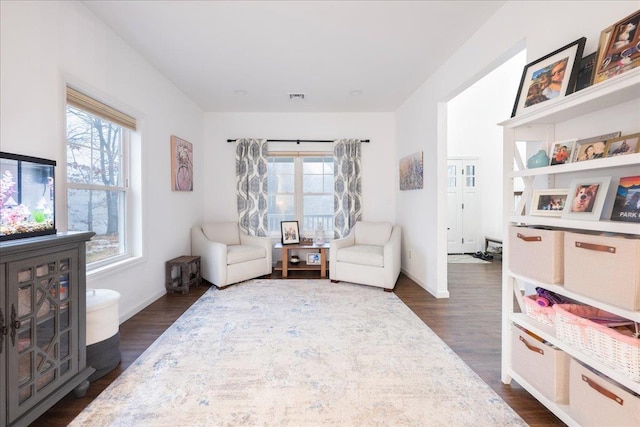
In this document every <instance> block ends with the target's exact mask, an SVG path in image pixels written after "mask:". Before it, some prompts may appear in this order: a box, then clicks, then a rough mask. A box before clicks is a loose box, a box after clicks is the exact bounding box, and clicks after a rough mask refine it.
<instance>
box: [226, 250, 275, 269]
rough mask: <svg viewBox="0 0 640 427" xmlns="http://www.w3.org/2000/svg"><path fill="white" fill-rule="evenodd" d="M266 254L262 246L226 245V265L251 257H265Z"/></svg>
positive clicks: (247, 259)
mask: <svg viewBox="0 0 640 427" xmlns="http://www.w3.org/2000/svg"><path fill="white" fill-rule="evenodd" d="M266 256H267V254H266V251H265V249H264V247H260V246H245V245H228V246H227V265H232V264H239V263H241V262H245V261H251V260H253V259H258V258H265V257H266Z"/></svg>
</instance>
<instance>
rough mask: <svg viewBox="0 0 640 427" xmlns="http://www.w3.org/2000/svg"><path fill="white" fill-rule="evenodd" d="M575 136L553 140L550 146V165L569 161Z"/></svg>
mask: <svg viewBox="0 0 640 427" xmlns="http://www.w3.org/2000/svg"><path fill="white" fill-rule="evenodd" d="M576 140H577V138H574V139H568V140H566V141H558V142H554V143H553V145H552V146H551V153H550V154H549V157H550V158H551V161H550V166H554V165H564V164H565V163H571V161H572V159H573V150H574V149H575V144H576Z"/></svg>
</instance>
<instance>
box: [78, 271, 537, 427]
mask: <svg viewBox="0 0 640 427" xmlns="http://www.w3.org/2000/svg"><path fill="white" fill-rule="evenodd" d="M70 425H71V426H92V427H95V426H169V425H171V426H223V425H224V426H249V425H252V426H253V425H260V426H267V425H268V426H273V425H278V426H323V425H324V426H337V425H339V426H378V425H385V426H474V427H477V426H523V425H526V424H525V423H524V421H522V419H521V418H520V417H519V416H518V415H517V414H516V413H515V412H514V411H513V410H512V409H511V408H510V407H509V406H508V405H507V404H506V403H505V402H504V401H503V400H502V399H501V398H500V397H499V396H498V395H497V394H496V393H495V392H494V391H493V390H491V388H490V387H489V386H488V385H487V384H486V383H484V382H483V381H482V380H481V379H480V378H479V377H478V376H477V375H476V374H475V373H474V372H473V371H472V370H471V369H470V368H469V367H468V366H467V365H466V364H465V363H464V362H463V361H462V360H461V359H460V358H459V357H458V356H457V355H456V354H455V353H454V352H453V351H452V350H451V349H450V348H449V347H448V346H447V345H446V344H445V343H444V342H443V341H442V340H440V338H438V337H437V336H436V335H435V333H434V332H433V331H432V330H431V329H429V328H428V327H427V326H426V325H425V324H424V323H423V322H422V321H421V320H420V319H419V318H418V317H417V316H416V315H415V314H414V313H413V312H412V311H411V310H410V309H409V308H408V307H407V306H406V305H405V304H404V303H403V302H402V301H400V299H399V298H398V297H397V296H395V295H394V294H393V293H388V292H383V291H382V289H379V288H372V287H366V286H359V285H353V284H349V283H339V284H332V283H331V282H330V281H329V280H294V279H289V280H266V279H264V280H263V279H260V280H251V281H248V282H244V283H241V284H237V285H234V286H230V287H229V288H226V289H224V290H217V289H215V288H213V287H212V288H211V289H210V290H208V291H207V292H206V293H205V294H204V295H203V296H202V297H201V298H200V300H198V301H197V302H196V303H195V304H194V305H193V306H192V307H191V308H190V309H189V310H188V311H187V312H186V313H185V314H183V316H182V317H181V318H180V319H178V320H177V321H176V322H175V323H174V324H173V325H172V326H171V327H170V328H169V329H168V330H167V331H166V332H165V333H164V334H163V335H162V336H160V337H159V338H158V339H157V340H156V342H154V343H153V344H152V345H151V346H150V347H149V348H148V349H147V350H146V351H145V352H144V353H143V354H142V355H141V356H140V357H139V358H138V360H136V361H135V362H134V363H133V364H132V365H131V366H130V367H129V368H128V369H127V370H126V371H125V372H124V373H123V374H122V375H121V376H120V377H118V378H117V379H116V380H115V381H114V382H113V383H112V384H111V385H110V386H109V387H108V388H107V389H106V390H105V391H104V392H103V393H102V394H100V395H99V396H98V397H97V398H96V399H95V400H94V401H93V402H92V403H91V404H90V405H89V406H88V407H87V408H86V409H85V410H84V411H83V412H82V413H81V414H80V415H79V416H78V417H77V418H76V419H75V420H74V421H73V422H72V423H71V424H70Z"/></svg>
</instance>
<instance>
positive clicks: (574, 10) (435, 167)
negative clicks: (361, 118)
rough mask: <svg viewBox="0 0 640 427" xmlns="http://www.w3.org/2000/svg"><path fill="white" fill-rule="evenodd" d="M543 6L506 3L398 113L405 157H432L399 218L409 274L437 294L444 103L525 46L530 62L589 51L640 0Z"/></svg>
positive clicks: (442, 258) (402, 200)
mask: <svg viewBox="0 0 640 427" xmlns="http://www.w3.org/2000/svg"><path fill="white" fill-rule="evenodd" d="M540 4H541V3H540V2H513V1H511V2H507V3H506V4H505V5H504V6H503V7H502V8H501V9H500V10H499V11H498V12H497V13H496V14H495V15H494V16H493V17H492V18H491V19H490V20H489V21H488V22H487V23H486V24H485V25H484V26H483V27H482V28H480V30H478V31H477V32H476V34H475V35H474V36H473V37H472V38H470V39H469V40H468V41H467V43H465V44H464V45H462V46H461V47H460V49H459V50H457V51H456V52H455V53H454V55H453V56H452V57H451V58H449V59H448V60H447V61H446V62H444V63H443V65H442V66H441V67H440V68H439V69H438V70H437V72H436V73H434V74H433V75H432V76H431V77H430V78H429V79H428V80H427V81H425V83H424V84H423V85H422V86H421V87H420V88H419V89H418V90H417V91H416V92H415V93H414V94H413V95H412V96H411V97H410V98H409V99H408V100H407V101H406V102H405V103H404V104H403V105H402V106H401V107H400V108H399V109H398V111H397V113H396V139H397V145H398V147H397V155H398V157H403V156H405V155H407V154H410V153H412V152H415V151H418V150H425V153H431V154H432V155H431V156H427V155H425V167H424V170H425V184H426V187H425V189H424V190H422V191H419V192H402V193H398V194H399V195H398V197H397V198H396V201H397V203H396V221H397V222H398V223H399V224H400V225H402V226H403V227H404V229H405V230H411V233H410V235H411V238H409V239H405V240H404V242H403V259H402V266H403V271H405V273H407V274H408V275H409V276H410V277H412V278H413V279H414V280H416V281H417V282H418V283H419V284H420V285H422V286H423V287H424V288H425V289H427V290H428V291H429V292H430V293H432V294H434V295H436V296H447V295H448V291H447V264H446V223H447V220H446V182H445V179H446V161H447V147H446V143H447V135H446V107H444V103H446V102H447V101H449V100H451V99H452V98H453V97H455V96H456V95H457V94H459V93H460V92H462V91H463V90H464V89H465V88H466V87H468V86H470V85H471V84H472V83H473V82H475V81H477V80H478V79H479V78H481V77H482V76H484V75H486V74H487V73H488V72H489V71H491V70H492V69H494V68H495V67H496V66H497V65H499V64H500V63H502V62H504V61H505V60H506V59H507V58H509V57H511V56H513V55H514V54H515V53H516V52H517V51H519V50H521V49H522V48H525V47H526V49H527V63H529V62H531V61H533V60H535V59H538V58H540V57H542V56H544V55H546V54H548V53H551V52H553V51H554V50H556V49H558V48H560V47H562V46H564V45H566V44H568V43H570V42H572V41H574V40H576V39H578V38H580V37H583V36H585V37H587V45H586V48H585V54H589V53H591V52H593V51H595V50H596V49H597V44H598V39H599V36H600V31H601V30H603V29H604V28H606V27H608V26H609V25H611V24H612V23H614V22H616V21H618V20H620V19H622V18H624V17H625V16H627V15H629V14H630V13H632V12H633V11H635V10H636V9H637V6H638V3H637V1H606V2H605V1H593V2H579V3H578V2H573V1H554V2H553V3H549V5H551V4H552V5H553V6H552V13H550V12H549V8H548V7H540ZM576 17H579V19H577V18H576ZM550 29H552V30H550ZM478 108H483V105H478ZM438 112H440V113H441V116H440V117H441V118H440V121H439V120H438ZM504 119H508V117H505V118H504ZM409 250H411V253H412V254H413V255H412V257H411V258H408V256H407V254H408V251H409ZM416 254H418V256H416Z"/></svg>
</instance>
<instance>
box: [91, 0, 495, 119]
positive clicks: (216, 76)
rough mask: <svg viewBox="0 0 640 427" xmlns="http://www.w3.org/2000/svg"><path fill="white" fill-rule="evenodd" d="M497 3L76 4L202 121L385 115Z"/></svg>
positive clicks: (424, 78) (157, 2)
mask: <svg viewBox="0 0 640 427" xmlns="http://www.w3.org/2000/svg"><path fill="white" fill-rule="evenodd" d="M504 3H505V2H504V1H167V0H164V1H142V0H138V1H122V0H121V1H113V0H109V1H94V0H91V1H84V4H85V5H86V6H87V7H88V8H89V9H91V10H92V11H93V12H94V13H95V14H96V15H97V16H98V17H99V18H100V19H102V20H103V21H104V22H105V23H106V24H107V25H108V26H109V27H111V28H112V29H113V30H114V31H115V32H116V33H117V34H119V35H120V37H122V38H123V39H124V40H125V41H126V42H127V43H129V44H130V45H131V46H132V47H133V48H135V49H136V50H137V51H138V52H140V53H141V54H142V55H143V56H144V57H145V58H146V59H147V60H148V61H149V62H150V63H151V64H153V66H154V67H155V68H157V69H158V70H159V71H160V72H161V73H162V74H163V75H165V76H166V77H167V78H168V79H169V80H171V81H172V82H173V83H174V84H175V85H176V86H177V87H178V88H180V90H182V91H183V92H184V93H185V94H186V95H187V96H189V98H191V99H192V100H193V101H194V102H195V103H196V104H198V105H199V106H200V108H202V109H203V110H204V111H207V112H214V111H217V112H223V111H224V112H298V111H299V112H375V111H395V110H396V109H397V108H398V107H399V106H400V105H401V104H402V102H403V101H405V100H406V99H407V98H408V97H409V96H410V95H411V93H413V92H414V91H415V90H416V89H417V88H418V87H419V86H420V85H421V84H422V83H423V82H424V81H425V80H426V79H427V78H428V77H429V75H430V74H431V73H433V72H434V71H435V70H436V69H437V68H438V66H439V65H440V64H441V63H442V62H443V61H445V60H446V59H447V57H448V56H449V55H450V54H451V53H452V52H454V51H455V50H456V48H457V47H458V46H459V45H460V44H462V43H464V41H465V40H467V39H468V38H469V37H471V36H472V35H473V33H474V32H475V31H476V30H477V29H478V28H479V27H480V26H482V24H483V23H484V22H485V21H486V20H487V19H488V18H489V17H490V16H491V15H492V14H493V13H495V12H496V11H497V9H499V8H500V6H502V5H503V4H504ZM239 90H242V91H246V94H244V95H237V94H236V93H235V92H236V91H239ZM353 91H361V92H362V93H361V95H359V96H353V95H351V92H353ZM292 92H295V93H300V92H301V93H304V94H305V95H306V97H305V100H304V101H291V100H290V99H289V93H292Z"/></svg>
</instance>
